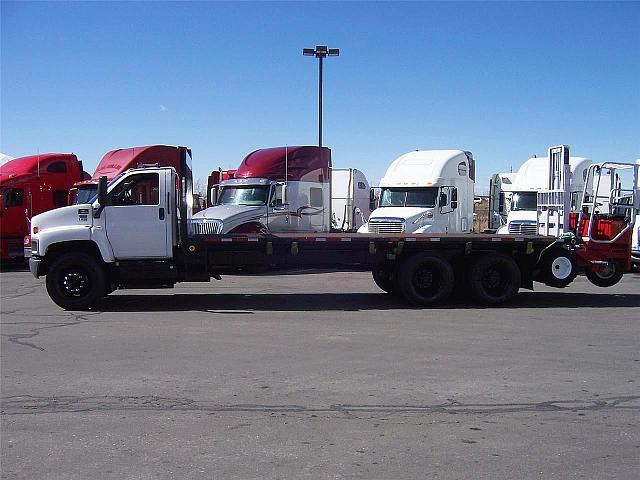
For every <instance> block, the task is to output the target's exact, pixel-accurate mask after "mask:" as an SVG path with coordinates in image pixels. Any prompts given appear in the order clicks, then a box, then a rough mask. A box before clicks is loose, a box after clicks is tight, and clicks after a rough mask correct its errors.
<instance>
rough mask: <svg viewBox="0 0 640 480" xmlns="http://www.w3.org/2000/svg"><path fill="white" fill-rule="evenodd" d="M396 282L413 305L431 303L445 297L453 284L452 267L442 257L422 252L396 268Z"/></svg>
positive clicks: (449, 292)
mask: <svg viewBox="0 0 640 480" xmlns="http://www.w3.org/2000/svg"><path fill="white" fill-rule="evenodd" d="M396 283H397V286H398V289H399V291H400V292H401V293H402V295H403V296H404V297H405V298H406V299H407V300H408V301H409V302H411V303H413V304H414V305H431V304H434V303H438V302H440V301H442V300H444V299H445V298H447V297H448V296H449V295H450V294H451V291H452V290H453V285H454V275H453V268H452V267H451V265H450V264H449V262H448V261H447V260H445V259H444V258H442V257H440V256H438V255H435V254H431V253H423V254H418V255H413V256H412V257H409V258H407V259H406V260H405V261H404V262H403V263H402V264H401V265H400V268H399V269H398V274H397V278H396Z"/></svg>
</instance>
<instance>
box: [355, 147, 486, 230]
mask: <svg viewBox="0 0 640 480" xmlns="http://www.w3.org/2000/svg"><path fill="white" fill-rule="evenodd" d="M474 184H475V161H474V159H473V155H472V154H471V152H465V151H462V150H416V151H414V152H409V153H406V154H404V155H401V156H400V157H398V158H397V159H396V160H395V161H394V162H393V163H392V164H391V165H390V166H389V168H388V169H387V172H386V173H385V176H384V177H383V178H382V180H380V197H379V200H378V204H377V207H378V208H376V209H375V210H374V211H373V212H372V213H371V215H370V216H369V221H368V222H367V223H366V224H364V225H363V226H362V227H360V229H359V230H358V232H359V233H403V232H407V233H461V232H471V231H472V230H473V198H474V197H473V194H474Z"/></svg>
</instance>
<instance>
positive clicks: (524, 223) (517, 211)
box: [497, 157, 592, 235]
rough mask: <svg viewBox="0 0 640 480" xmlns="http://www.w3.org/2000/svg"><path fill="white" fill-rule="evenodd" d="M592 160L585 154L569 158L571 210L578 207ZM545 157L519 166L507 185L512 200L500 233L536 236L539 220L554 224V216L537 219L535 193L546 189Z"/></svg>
mask: <svg viewBox="0 0 640 480" xmlns="http://www.w3.org/2000/svg"><path fill="white" fill-rule="evenodd" d="M591 163H592V161H591V160H590V159H589V158H584V157H570V158H569V165H570V167H571V178H570V189H571V191H570V196H571V205H572V208H573V209H574V210H577V209H578V208H579V203H580V196H581V195H582V191H583V189H584V185H585V179H586V175H587V170H588V168H589V166H590V165H591ZM548 184H549V159H548V157H531V158H529V159H528V160H527V161H526V162H524V163H523V164H522V166H521V167H520V168H519V169H518V173H517V174H516V176H515V180H514V181H513V184H512V185H511V187H510V192H511V201H510V202H509V213H508V215H507V223H506V225H503V226H502V227H500V228H499V229H498V232H497V233H499V234H515V235H520V234H526V235H535V234H536V233H538V231H539V228H540V226H539V221H542V222H551V223H552V224H553V223H554V222H555V223H557V219H555V218H551V217H550V218H549V219H546V218H542V219H540V218H538V200H537V198H538V192H540V191H543V190H546V189H548V188H549V187H548Z"/></svg>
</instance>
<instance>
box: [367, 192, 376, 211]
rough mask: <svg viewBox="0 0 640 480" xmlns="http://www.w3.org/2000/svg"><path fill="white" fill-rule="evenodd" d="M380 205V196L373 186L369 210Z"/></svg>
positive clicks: (370, 193)
mask: <svg viewBox="0 0 640 480" xmlns="http://www.w3.org/2000/svg"><path fill="white" fill-rule="evenodd" d="M377 207H378V197H377V196H376V191H375V189H374V188H373V187H371V188H370V189H369V211H370V212H373V211H374V210H375V209H376V208H377Z"/></svg>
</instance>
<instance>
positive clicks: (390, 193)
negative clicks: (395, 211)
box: [380, 187, 438, 208]
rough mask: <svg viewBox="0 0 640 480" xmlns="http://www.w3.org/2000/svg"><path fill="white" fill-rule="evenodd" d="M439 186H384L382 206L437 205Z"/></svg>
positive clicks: (429, 206)
mask: <svg viewBox="0 0 640 480" xmlns="http://www.w3.org/2000/svg"><path fill="white" fill-rule="evenodd" d="M437 199H438V188H437V187H426V188H383V189H382V196H381V198H380V206H381V207H427V208H433V207H435V206H436V201H437Z"/></svg>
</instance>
